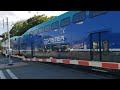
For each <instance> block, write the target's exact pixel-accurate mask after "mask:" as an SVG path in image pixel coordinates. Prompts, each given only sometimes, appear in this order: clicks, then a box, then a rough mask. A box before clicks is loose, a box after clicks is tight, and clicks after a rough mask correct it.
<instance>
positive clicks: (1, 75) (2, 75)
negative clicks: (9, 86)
mask: <svg viewBox="0 0 120 90" xmlns="http://www.w3.org/2000/svg"><path fill="white" fill-rule="evenodd" d="M0 78H1V79H6V77H5V75H4V74H3V72H2V70H0Z"/></svg>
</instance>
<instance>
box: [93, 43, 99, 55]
mask: <svg viewBox="0 0 120 90" xmlns="http://www.w3.org/2000/svg"><path fill="white" fill-rule="evenodd" d="M93 53H94V54H97V53H98V42H93Z"/></svg>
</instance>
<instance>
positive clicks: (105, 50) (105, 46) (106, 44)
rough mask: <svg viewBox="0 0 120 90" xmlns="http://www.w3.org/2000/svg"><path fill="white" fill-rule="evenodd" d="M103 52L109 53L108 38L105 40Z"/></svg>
mask: <svg viewBox="0 0 120 90" xmlns="http://www.w3.org/2000/svg"><path fill="white" fill-rule="evenodd" d="M103 54H109V42H108V40H104V41H103Z"/></svg>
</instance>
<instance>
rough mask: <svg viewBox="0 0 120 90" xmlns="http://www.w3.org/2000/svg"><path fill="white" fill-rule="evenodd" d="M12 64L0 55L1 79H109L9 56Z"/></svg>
mask: <svg viewBox="0 0 120 90" xmlns="http://www.w3.org/2000/svg"><path fill="white" fill-rule="evenodd" d="M11 59H12V60H13V65H11V66H10V65H8V58H6V57H5V56H2V55H0V78H1V79H111V78H110V77H107V76H102V75H97V74H94V73H88V72H84V71H81V70H75V69H72V68H66V67H64V66H60V65H55V64H50V63H42V62H33V61H22V60H21V59H17V58H11Z"/></svg>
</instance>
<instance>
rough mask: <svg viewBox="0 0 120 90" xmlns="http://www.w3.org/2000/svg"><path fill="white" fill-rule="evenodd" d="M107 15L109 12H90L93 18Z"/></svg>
mask: <svg viewBox="0 0 120 90" xmlns="http://www.w3.org/2000/svg"><path fill="white" fill-rule="evenodd" d="M105 13H107V11H90V17H91V18H92V17H95V16H99V15H102V14H105Z"/></svg>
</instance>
